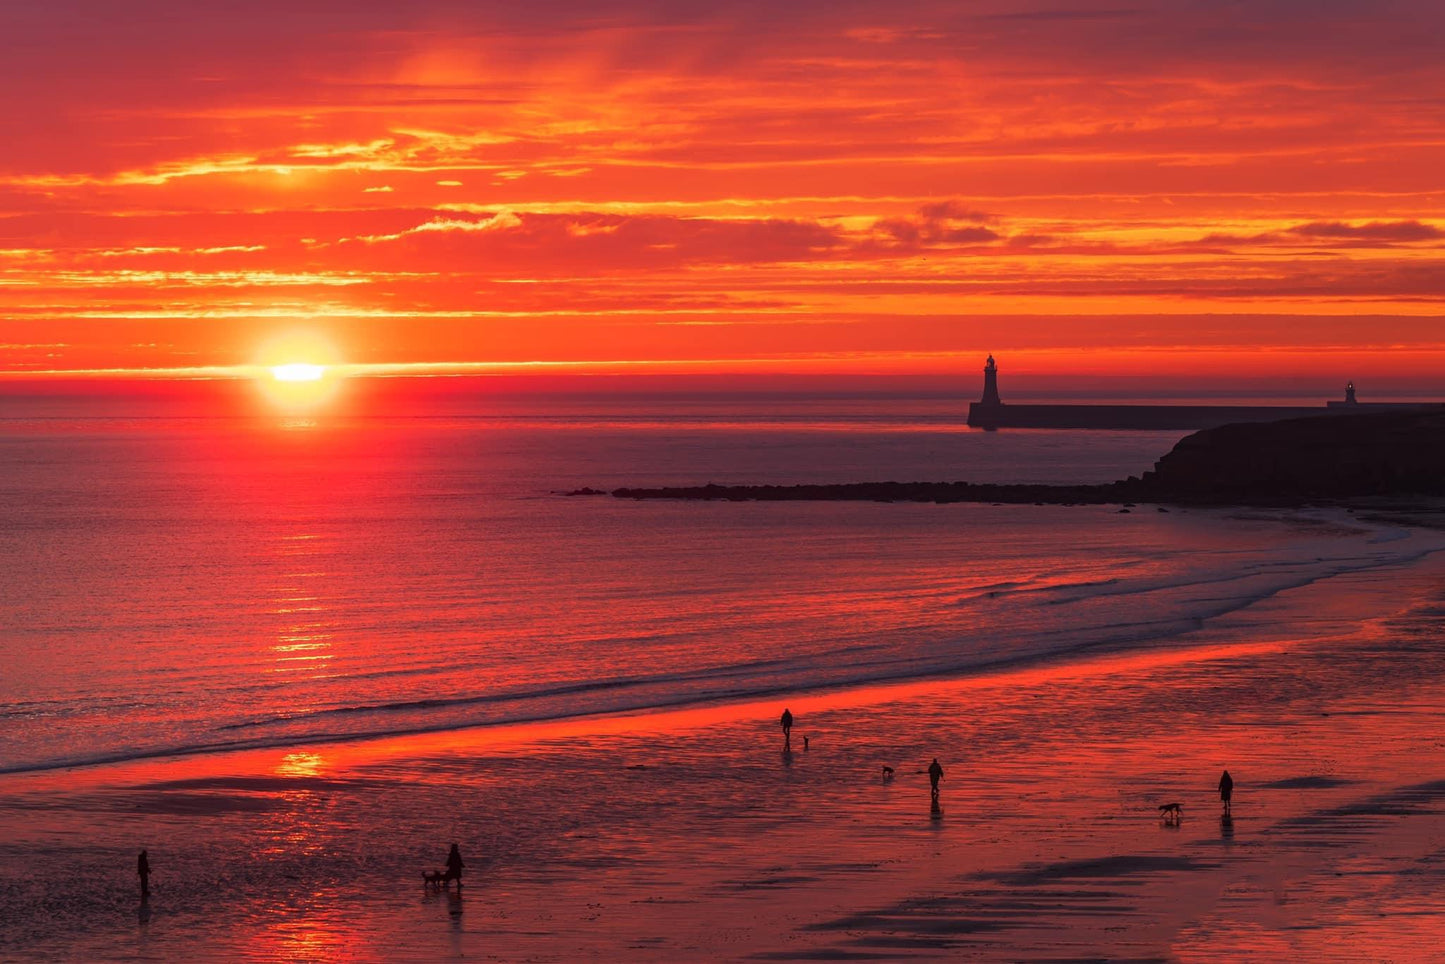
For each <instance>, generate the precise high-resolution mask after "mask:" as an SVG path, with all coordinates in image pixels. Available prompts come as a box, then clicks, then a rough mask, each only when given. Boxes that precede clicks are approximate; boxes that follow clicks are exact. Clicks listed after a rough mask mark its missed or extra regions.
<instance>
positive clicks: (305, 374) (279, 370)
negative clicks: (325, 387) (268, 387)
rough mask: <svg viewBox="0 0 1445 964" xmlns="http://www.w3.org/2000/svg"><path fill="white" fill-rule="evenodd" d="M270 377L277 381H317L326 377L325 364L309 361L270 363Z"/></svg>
mask: <svg viewBox="0 0 1445 964" xmlns="http://www.w3.org/2000/svg"><path fill="white" fill-rule="evenodd" d="M271 377H272V378H274V379H276V381H278V382H319V381H320V380H321V379H323V378H325V377H326V366H325V365H313V364H312V363H310V362H287V363H286V364H284V365H272V366H271Z"/></svg>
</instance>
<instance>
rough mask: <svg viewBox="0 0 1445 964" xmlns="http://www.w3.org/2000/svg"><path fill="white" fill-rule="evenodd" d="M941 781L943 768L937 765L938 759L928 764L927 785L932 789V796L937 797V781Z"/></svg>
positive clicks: (935, 758)
mask: <svg viewBox="0 0 1445 964" xmlns="http://www.w3.org/2000/svg"><path fill="white" fill-rule="evenodd" d="M942 779H943V767H941V766H939V765H938V757H934V758H933V762H932V763H930V764H928V784H929V786H930V787H932V788H933V795H934V796H935V797H936V796H938V781H939V780H942Z"/></svg>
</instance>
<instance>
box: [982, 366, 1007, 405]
mask: <svg viewBox="0 0 1445 964" xmlns="http://www.w3.org/2000/svg"><path fill="white" fill-rule="evenodd" d="M978 403H979V404H980V405H1002V404H1003V402H1002V401H1000V400H999V397H998V364H997V363H996V362H994V360H993V356H992V355H989V356H988V363H987V364H985V365H984V366H983V398H980V399H979V400H978Z"/></svg>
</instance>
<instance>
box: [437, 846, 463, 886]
mask: <svg viewBox="0 0 1445 964" xmlns="http://www.w3.org/2000/svg"><path fill="white" fill-rule="evenodd" d="M464 866H465V864H463V863H462V852H461V850H459V849H458V848H457V845H456V844H452V852H451V853H449V854H447V874H446V876H445V877H443V878H442V880H443V881H444V882H445V881H448V880H455V881H456V882H457V886H458V887H461V885H462V867H464Z"/></svg>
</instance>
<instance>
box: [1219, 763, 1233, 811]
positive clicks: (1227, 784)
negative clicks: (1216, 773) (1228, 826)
mask: <svg viewBox="0 0 1445 964" xmlns="http://www.w3.org/2000/svg"><path fill="white" fill-rule="evenodd" d="M1233 795H1234V777H1232V776H1230V775H1229V771H1228V770H1225V771H1224V776H1222V777H1220V778H1219V799H1220V800H1221V801H1222V802H1223V803H1224V815H1225V816H1226V817H1228V816H1230V811H1229V798H1230V797H1232V796H1233Z"/></svg>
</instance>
